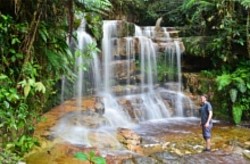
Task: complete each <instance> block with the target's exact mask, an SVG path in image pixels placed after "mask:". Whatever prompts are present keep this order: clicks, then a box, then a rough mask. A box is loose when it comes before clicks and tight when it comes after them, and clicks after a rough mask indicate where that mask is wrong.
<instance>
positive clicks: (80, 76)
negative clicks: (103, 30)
mask: <svg viewBox="0 0 250 164" xmlns="http://www.w3.org/2000/svg"><path fill="white" fill-rule="evenodd" d="M84 24H85V23H84V21H83V22H82V24H81V26H80V27H79V28H78V29H77V42H78V44H77V51H76V56H77V58H76V66H75V67H76V68H75V69H76V74H77V79H76V83H75V97H76V99H77V106H78V107H79V108H81V106H82V97H83V96H84V95H85V94H87V92H88V90H87V89H89V88H90V87H89V86H85V85H86V84H85V83H86V79H88V80H89V81H90V83H91V84H90V85H91V86H94V87H95V88H96V89H99V88H101V86H100V84H101V83H100V81H101V79H100V62H99V58H98V56H97V54H96V53H95V52H93V53H91V57H90V58H86V57H84V53H85V51H86V50H87V48H88V46H89V45H90V44H94V42H95V41H94V40H93V39H92V37H91V36H90V35H89V34H88V33H87V32H86V31H85V26H84ZM88 64H90V67H89V66H88ZM83 67H89V72H86V71H84V69H83ZM93 72H94V73H93ZM90 74H91V75H90Z"/></svg>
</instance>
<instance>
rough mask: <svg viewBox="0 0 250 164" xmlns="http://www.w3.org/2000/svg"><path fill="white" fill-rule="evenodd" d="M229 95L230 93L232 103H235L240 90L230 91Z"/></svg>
mask: <svg viewBox="0 0 250 164" xmlns="http://www.w3.org/2000/svg"><path fill="white" fill-rule="evenodd" d="M229 93H230V98H231V101H232V102H233V103H234V102H235V101H236V99H237V94H238V90H236V89H230V91H229Z"/></svg>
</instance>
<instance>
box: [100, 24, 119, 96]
mask: <svg viewBox="0 0 250 164" xmlns="http://www.w3.org/2000/svg"><path fill="white" fill-rule="evenodd" d="M116 36H117V22H116V21H104V22H103V39H102V54H103V55H102V56H103V61H102V64H103V68H104V74H103V78H104V92H105V93H111V82H112V80H111V79H112V76H113V67H112V65H111V63H112V60H113V59H112V58H113V56H112V49H113V48H114V42H113V41H114V40H112V37H116Z"/></svg>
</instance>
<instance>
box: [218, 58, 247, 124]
mask: <svg viewBox="0 0 250 164" xmlns="http://www.w3.org/2000/svg"><path fill="white" fill-rule="evenodd" d="M249 71H250V62H249V61H248V62H244V63H241V64H240V65H239V67H238V68H237V69H236V70H235V71H233V72H224V73H223V74H222V75H220V76H218V77H217V78H216V82H217V84H218V90H219V91H222V92H224V93H225V96H228V97H230V100H231V101H230V102H228V104H229V105H228V108H230V109H231V110H232V115H233V120H234V122H235V124H239V123H240V122H241V118H242V114H243V112H244V111H245V114H246V115H249V113H250V98H249V96H250V79H249V75H248V74H249Z"/></svg>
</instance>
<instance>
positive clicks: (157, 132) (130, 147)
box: [26, 98, 250, 164]
mask: <svg viewBox="0 0 250 164" xmlns="http://www.w3.org/2000/svg"><path fill="white" fill-rule="evenodd" d="M83 102H84V103H83V109H85V110H89V111H94V113H97V115H98V113H99V115H101V114H100V111H101V113H102V110H101V107H100V104H96V103H95V101H94V99H93V98H89V99H85V100H84V101H83ZM75 104H76V103H75V100H69V101H66V102H64V103H63V104H62V105H60V106H57V107H55V108H53V109H52V110H51V111H50V112H48V113H46V114H45V115H44V121H42V122H40V123H39V124H38V125H37V126H36V130H35V133H34V135H35V137H37V138H38V140H39V142H40V146H39V147H36V148H34V149H33V150H32V151H31V152H30V153H29V154H27V155H26V162H27V163H28V164H67V163H71V164H78V163H88V162H83V161H80V160H78V159H76V158H75V157H74V155H75V154H76V153H77V152H84V153H87V152H89V151H91V150H92V151H94V152H96V155H97V156H102V157H104V158H105V159H106V161H107V163H110V164H120V163H124V164H141V163H143V164H154V163H155V164H158V163H163V164H165V163H171V164H172V163H178V164H179V163H185V164H186V163H190V164H193V163H205V164H206V163H227V164H230V163H232V164H235V163H239V164H245V163H246V164H247V163H250V157H249V156H250V129H249V128H245V127H240V126H233V125H228V124H224V123H221V122H220V121H218V120H214V127H213V134H212V136H213V137H212V151H211V152H202V150H203V149H204V144H205V142H204V141H203V139H202V136H201V130H200V127H199V119H198V118H195V117H185V118H166V119H162V120H151V121H146V122H141V123H139V124H136V125H135V126H133V127H130V128H128V127H119V128H117V129H112V130H110V133H108V134H107V133H104V132H103V131H94V130H92V131H91V133H89V134H88V139H89V140H91V141H92V143H94V144H92V145H86V144H84V143H83V144H79V143H72V142H71V141H69V140H65V138H63V137H60V135H55V134H54V131H53V128H54V127H55V126H56V125H57V122H59V121H61V120H63V119H64V118H65V117H66V116H67V117H69V116H70V117H71V118H73V120H71V123H72V126H73V125H79V124H80V125H81V124H88V125H89V126H90V127H91V128H96V129H97V128H98V126H99V124H100V123H102V124H103V123H105V120H104V119H100V120H99V121H98V119H99V117H97V115H96V114H93V113H91V112H87V113H88V114H87V115H85V114H83V116H82V117H81V118H83V117H84V119H82V121H81V120H80V123H79V120H76V119H74V117H73V116H74V113H76V115H79V113H85V112H86V111H84V112H83V111H82V110H79V108H78V107H77V106H76V105H75ZM91 118H93V119H94V120H97V121H96V122H93V119H91ZM64 128H70V126H68V125H67V127H66V125H65V127H64ZM67 132H68V131H65V133H67ZM68 133H70V132H68ZM80 133H81V131H79V136H80V137H81V136H83V135H82V134H80Z"/></svg>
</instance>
